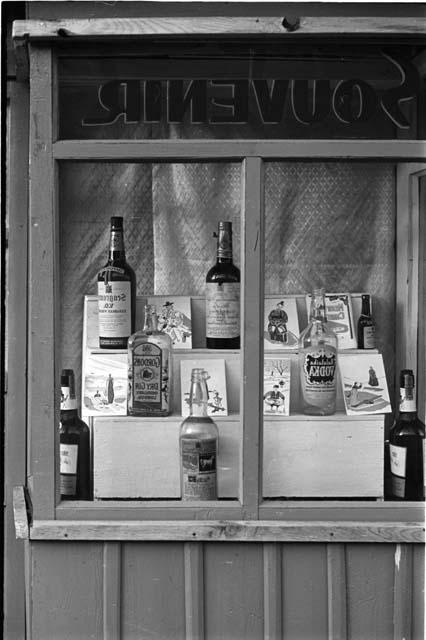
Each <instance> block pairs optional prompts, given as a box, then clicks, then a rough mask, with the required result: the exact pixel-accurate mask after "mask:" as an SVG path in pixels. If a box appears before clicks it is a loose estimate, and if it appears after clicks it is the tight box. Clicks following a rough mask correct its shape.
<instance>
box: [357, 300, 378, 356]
mask: <svg viewBox="0 0 426 640" xmlns="http://www.w3.org/2000/svg"><path fill="white" fill-rule="evenodd" d="M361 300H362V307H361V315H360V316H359V318H358V349H375V348H376V327H375V323H374V320H373V317H372V315H371V309H370V296H369V295H368V293H364V294H363V295H362V296H361Z"/></svg>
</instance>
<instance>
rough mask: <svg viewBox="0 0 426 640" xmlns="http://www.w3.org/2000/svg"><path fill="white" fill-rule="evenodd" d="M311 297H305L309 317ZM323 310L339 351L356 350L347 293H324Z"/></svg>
mask: <svg viewBox="0 0 426 640" xmlns="http://www.w3.org/2000/svg"><path fill="white" fill-rule="evenodd" d="M310 306H311V296H310V295H307V296H306V308H307V312H308V316H309V309H310ZM325 310H326V314H327V322H328V324H329V326H330V329H332V330H333V331H334V333H335V334H336V336H337V344H338V348H339V349H356V348H357V339H356V334H355V325H354V318H353V311H352V301H351V296H350V294H349V293H326V294H325Z"/></svg>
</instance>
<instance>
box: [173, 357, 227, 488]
mask: <svg viewBox="0 0 426 640" xmlns="http://www.w3.org/2000/svg"><path fill="white" fill-rule="evenodd" d="M207 378H208V375H207V373H206V372H205V371H204V370H203V369H192V372H191V387H190V395H189V407H190V409H189V416H188V417H187V418H185V420H184V421H183V422H182V424H181V427H180V436H179V446H180V466H181V495H182V500H216V499H217V474H216V465H217V451H218V440H219V432H218V429H217V426H216V424H215V422H213V420H212V419H211V418H210V416H209V415H207V403H208V397H209V396H208V387H207Z"/></svg>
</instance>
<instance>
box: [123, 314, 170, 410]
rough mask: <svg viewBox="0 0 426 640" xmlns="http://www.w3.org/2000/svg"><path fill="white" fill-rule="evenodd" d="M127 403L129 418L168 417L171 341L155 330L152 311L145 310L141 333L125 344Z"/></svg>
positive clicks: (155, 325)
mask: <svg viewBox="0 0 426 640" xmlns="http://www.w3.org/2000/svg"><path fill="white" fill-rule="evenodd" d="M127 357H128V382H129V384H128V399H127V411H128V413H129V415H131V416H145V417H155V416H159V417H162V416H168V415H169V414H170V413H171V383H172V380H171V377H172V365H171V358H172V341H171V338H170V336H169V335H167V334H166V333H164V332H163V331H159V330H158V318H157V313H156V310H155V308H154V307H151V306H150V305H146V306H145V320H144V328H143V330H142V331H136V333H134V334H132V335H131V336H130V338H129V340H128V345H127Z"/></svg>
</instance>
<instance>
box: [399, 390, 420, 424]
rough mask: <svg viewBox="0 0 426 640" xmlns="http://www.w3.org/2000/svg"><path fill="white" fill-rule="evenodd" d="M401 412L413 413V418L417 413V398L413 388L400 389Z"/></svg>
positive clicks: (401, 414) (402, 413)
mask: <svg viewBox="0 0 426 640" xmlns="http://www.w3.org/2000/svg"><path fill="white" fill-rule="evenodd" d="M399 414H400V416H401V417H402V416H403V415H404V414H411V416H410V417H411V418H413V417H414V416H416V415H417V405H416V398H415V396H414V389H413V388H405V387H401V388H400V390H399ZM413 414H414V415H413Z"/></svg>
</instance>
